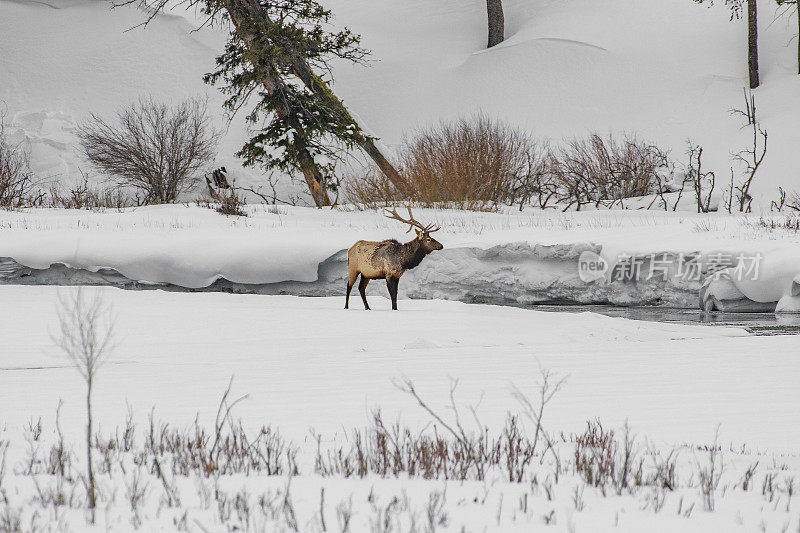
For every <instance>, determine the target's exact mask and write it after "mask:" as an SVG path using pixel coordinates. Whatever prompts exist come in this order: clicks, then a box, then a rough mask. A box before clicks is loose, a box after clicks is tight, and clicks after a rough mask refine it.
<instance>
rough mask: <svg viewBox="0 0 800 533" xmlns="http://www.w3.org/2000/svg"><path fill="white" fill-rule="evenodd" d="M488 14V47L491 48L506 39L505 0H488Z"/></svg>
mask: <svg viewBox="0 0 800 533" xmlns="http://www.w3.org/2000/svg"><path fill="white" fill-rule="evenodd" d="M486 14H487V15H488V17H489V44H488V45H486V47H487V48H491V47H492V46H495V45H497V44H500V43H502V42H503V39H505V17H504V16H503V0H486Z"/></svg>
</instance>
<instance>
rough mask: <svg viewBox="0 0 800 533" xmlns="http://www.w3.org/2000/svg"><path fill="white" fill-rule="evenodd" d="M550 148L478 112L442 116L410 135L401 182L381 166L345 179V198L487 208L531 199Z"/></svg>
mask: <svg viewBox="0 0 800 533" xmlns="http://www.w3.org/2000/svg"><path fill="white" fill-rule="evenodd" d="M546 153H547V149H546V146H545V145H543V143H541V142H539V141H537V140H536V139H534V138H533V137H532V136H531V135H529V134H528V133H526V132H524V131H523V130H521V129H518V128H514V127H512V126H509V125H508V124H506V123H504V122H502V121H500V120H497V119H492V118H489V117H487V116H485V115H476V116H473V117H470V118H462V119H459V120H457V121H455V122H441V123H439V124H438V125H436V126H433V127H429V128H427V129H423V130H421V131H419V132H417V133H416V134H415V135H414V136H413V137H412V138H407V139H406V140H405V141H404V144H403V146H402V147H401V149H400V151H399V155H398V158H399V161H398V168H399V170H400V174H401V182H400V185H393V184H391V183H389V182H388V181H387V180H385V178H383V177H382V176H380V175H379V174H378V173H377V172H367V174H366V175H365V176H364V177H362V178H360V179H350V180H347V182H346V183H345V188H344V198H345V200H346V201H348V202H350V203H358V204H365V205H369V206H375V205H388V204H391V203H394V202H398V201H412V202H414V203H417V204H419V205H423V206H426V207H460V208H465V209H473V210H475V209H486V208H489V207H491V206H494V205H497V204H501V203H506V204H509V203H516V202H517V201H523V202H524V201H529V200H531V199H533V198H534V197H537V198H541V199H542V201H544V202H545V204H546V202H547V200H545V198H546V197H547V195H546V194H545V195H544V196H541V197H539V196H537V194H539V191H540V189H541V188H542V184H541V181H542V180H543V179H544V178H545V175H546V165H547V157H546Z"/></svg>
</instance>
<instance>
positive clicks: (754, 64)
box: [747, 0, 760, 89]
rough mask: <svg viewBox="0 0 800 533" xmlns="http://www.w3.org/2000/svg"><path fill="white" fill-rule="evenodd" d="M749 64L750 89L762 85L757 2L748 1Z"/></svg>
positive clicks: (753, 0)
mask: <svg viewBox="0 0 800 533" xmlns="http://www.w3.org/2000/svg"><path fill="white" fill-rule="evenodd" d="M747 62H748V66H749V71H750V88H751V89H755V88H757V87H758V86H759V85H760V82H759V79H758V7H757V5H756V0H747Z"/></svg>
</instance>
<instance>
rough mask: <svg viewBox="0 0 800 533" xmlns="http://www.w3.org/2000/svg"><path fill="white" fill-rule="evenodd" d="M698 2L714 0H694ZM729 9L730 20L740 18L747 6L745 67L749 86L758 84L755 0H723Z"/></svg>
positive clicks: (711, 2)
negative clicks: (748, 77)
mask: <svg viewBox="0 0 800 533" xmlns="http://www.w3.org/2000/svg"><path fill="white" fill-rule="evenodd" d="M694 1H695V2H697V3H698V4H708V5H709V6H711V5H714V0H694ZM725 5H726V6H728V8H729V9H730V11H731V20H733V19H737V20H738V19H740V18H742V12H743V11H744V7H745V5H746V6H747V69H748V73H749V76H750V88H751V89H755V88H757V87H758V86H759V85H760V83H761V82H760V81H759V74H758V6H757V1H756V0H725Z"/></svg>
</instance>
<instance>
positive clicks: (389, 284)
mask: <svg viewBox="0 0 800 533" xmlns="http://www.w3.org/2000/svg"><path fill="white" fill-rule="evenodd" d="M399 283H400V278H396V277H394V276H388V277H387V278H386V288H388V289H389V296H390V297H391V298H392V309H393V310H394V311H397V285H398V284H399Z"/></svg>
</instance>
